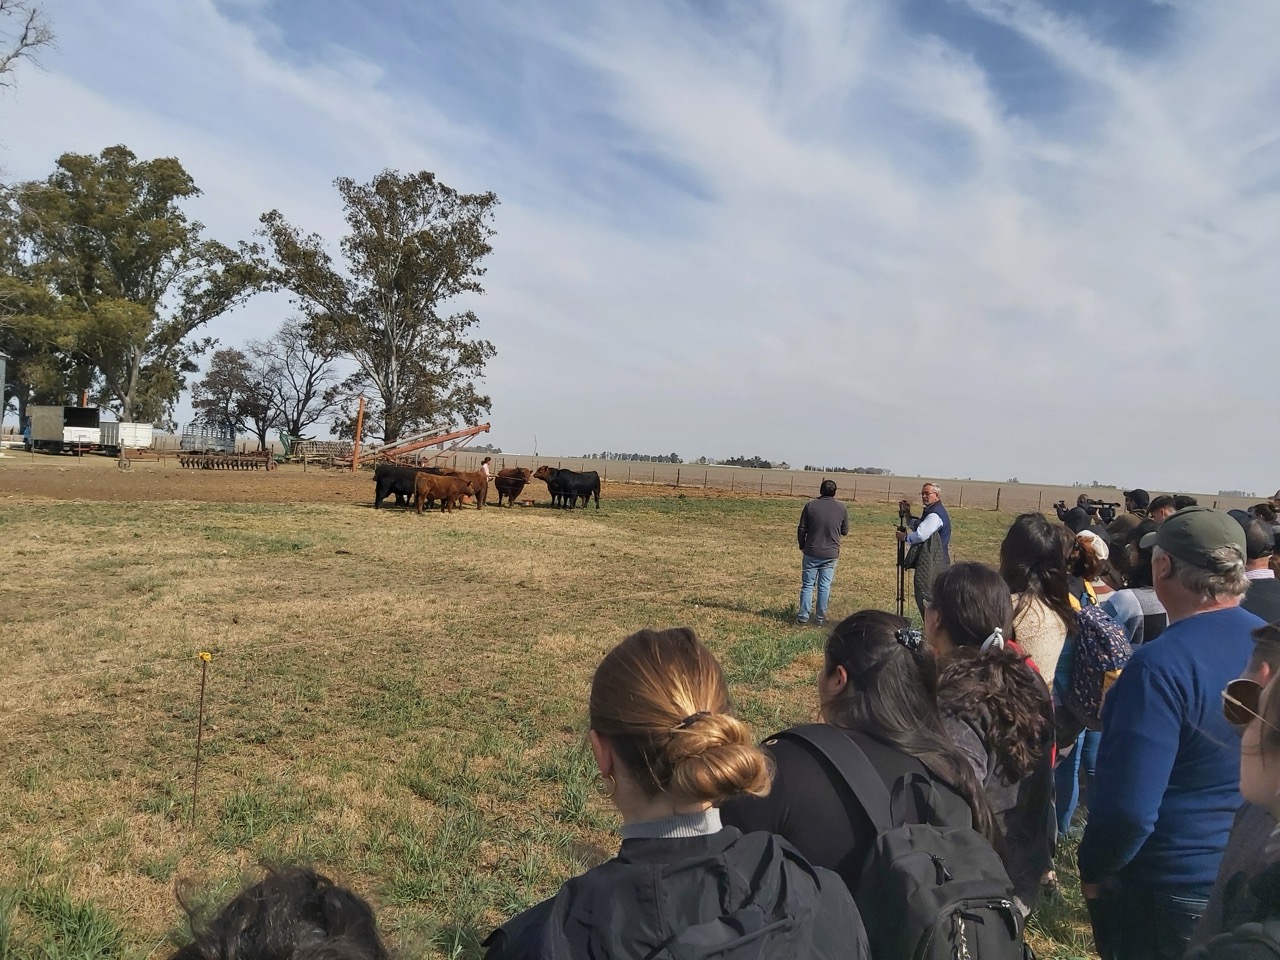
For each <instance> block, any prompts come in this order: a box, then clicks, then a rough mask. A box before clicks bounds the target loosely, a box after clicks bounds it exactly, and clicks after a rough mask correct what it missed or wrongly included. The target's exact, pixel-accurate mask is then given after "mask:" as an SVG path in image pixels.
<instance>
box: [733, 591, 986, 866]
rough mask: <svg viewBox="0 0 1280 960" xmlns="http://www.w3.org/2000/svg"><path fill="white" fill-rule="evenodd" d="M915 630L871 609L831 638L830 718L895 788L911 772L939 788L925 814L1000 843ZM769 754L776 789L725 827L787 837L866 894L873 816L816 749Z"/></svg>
mask: <svg viewBox="0 0 1280 960" xmlns="http://www.w3.org/2000/svg"><path fill="white" fill-rule="evenodd" d="M910 626H911V625H910V623H909V622H908V621H907V620H905V619H903V618H902V617H897V616H894V615H893V614H890V613H884V612H881V611H879V610H864V611H862V612H860V613H855V614H854V615H853V616H851V617H848V618H846V619H844V620H842V621H841V622H840V623H839V624H838V625H837V626H836V628H835V629H834V630H832V631H831V635H830V636H829V637H828V638H827V644H826V655H825V658H824V664H823V667H822V670H821V672H820V673H819V675H818V690H819V694H820V697H821V703H822V718H823V720H824V721H825V722H826V723H829V724H831V725H833V726H835V727H838V728H839V729H841V730H842V731H844V732H845V733H847V734H848V735H849V737H850V738H851V739H852V740H853V741H854V743H856V744H857V745H858V747H859V748H861V750H862V752H863V753H865V754H866V755H867V759H868V760H870V761H871V763H872V765H873V766H874V767H875V768H876V771H877V772H878V773H879V774H880V775H881V777H882V778H883V779H884V782H885V786H886V787H888V788H889V789H890V790H895V789H900V787H901V785H902V784H903V783H905V782H906V780H907V778H908V777H909V776H910V775H911V774H922V775H924V776H925V777H927V778H928V780H929V781H930V782H931V783H932V785H933V787H934V790H933V809H931V810H925V811H921V812H922V813H923V814H924V815H925V816H928V817H931V818H932V819H933V820H934V822H937V823H939V824H940V825H943V826H964V827H968V826H974V827H976V828H977V829H978V831H979V832H980V833H982V834H983V835H984V836H986V837H987V838H988V839H993V838H994V836H995V829H996V828H995V823H994V820H993V818H992V816H991V810H990V807H989V806H988V804H987V802H986V799H985V797H984V796H983V795H982V790H981V788H980V787H979V785H978V783H977V781H976V779H975V778H974V775H973V768H972V767H971V766H970V764H969V762H968V760H966V759H965V757H964V755H963V754H962V753H961V752H960V751H959V750H958V749H957V748H956V746H955V744H954V743H952V741H951V738H950V737H949V736H948V735H947V732H946V730H945V728H944V727H943V723H942V716H941V714H940V713H939V712H938V700H937V694H938V689H937V670H936V667H935V664H934V658H933V655H932V654H931V653H930V652H929V650H928V649H927V648H926V647H925V646H924V642H923V640H922V638H921V636H920V634H919V633H918V632H916V631H914V630H911V629H910ZM765 747H766V748H767V749H768V750H769V751H770V753H771V754H772V755H773V760H774V763H775V765H776V773H775V774H774V779H773V789H772V790H771V791H769V794H768V795H767V796H763V797H762V796H744V797H738V798H736V799H733V800H730V801H729V802H727V803H726V804H725V805H724V806H723V808H722V809H721V815H722V816H723V818H724V821H725V823H727V824H731V825H733V826H736V827H738V828H739V829H741V830H744V831H750V830H768V831H771V832H773V833H778V834H781V835H782V836H784V837H786V838H787V839H788V840H789V841H791V842H792V843H793V844H795V846H796V847H797V849H799V851H800V852H801V853H802V854H804V855H805V856H806V857H808V858H809V860H810V861H811V862H812V863H815V864H817V865H818V866H821V867H828V868H830V869H832V870H835V871H836V872H837V873H839V874H840V876H841V877H842V878H843V879H844V882H845V883H846V884H847V885H848V886H849V888H850V889H851V890H852V889H856V888H857V886H858V881H859V880H860V879H861V877H862V870H863V867H864V865H865V863H866V861H867V855H868V854H869V853H870V852H871V848H872V845H873V844H874V842H875V838H876V831H875V828H874V827H873V826H872V823H871V818H870V817H869V816H868V815H867V812H866V811H865V810H864V809H863V808H862V805H861V804H860V803H859V802H858V800H857V798H856V797H854V795H853V791H852V790H851V789H850V788H849V786H848V784H846V783H845V782H844V781H843V780H842V779H840V778H839V777H838V776H835V775H833V774H832V773H831V772H830V769H829V767H828V766H827V764H826V763H825V762H824V761H823V760H822V758H821V757H819V756H818V755H817V754H816V753H814V752H812V751H811V750H810V749H809V748H808V747H806V746H804V745H802V744H799V743H796V742H794V741H792V740H790V739H771V740H767V741H766V742H765ZM921 819H923V817H921V818H912V822H920V821H921Z"/></svg>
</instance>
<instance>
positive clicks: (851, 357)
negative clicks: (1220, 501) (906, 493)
mask: <svg viewBox="0 0 1280 960" xmlns="http://www.w3.org/2000/svg"><path fill="white" fill-rule="evenodd" d="M969 6H970V8H972V9H973V10H974V11H976V12H977V13H978V14H979V15H981V16H984V17H987V18H989V19H990V20H991V21H992V22H994V23H998V24H1000V25H1001V26H1002V28H1004V29H1007V30H1008V31H1010V35H1011V37H1014V38H1020V40H1019V42H1023V43H1027V44H1030V45H1032V46H1033V47H1034V48H1035V49H1036V50H1038V51H1040V55H1041V56H1043V57H1044V58H1045V61H1046V63H1052V64H1053V65H1054V66H1055V69H1057V70H1059V71H1060V72H1061V73H1062V74H1063V75H1064V76H1066V77H1068V78H1070V80H1071V83H1072V86H1071V92H1070V102H1069V104H1068V106H1067V107H1066V108H1064V109H1062V110H1060V111H1057V112H1056V113H1054V114H1052V115H1044V116H1027V115H1026V114H1025V113H1015V112H1014V111H1012V110H1010V109H1008V107H1007V106H1006V105H1005V104H1004V102H1003V100H1002V91H1001V89H1000V86H999V82H998V81H997V80H996V79H995V78H993V76H992V75H991V73H990V72H989V68H988V65H987V64H986V63H985V62H984V60H983V58H982V57H980V56H978V55H976V54H974V53H972V52H970V51H969V50H968V49H966V48H962V47H961V46H959V45H957V44H955V43H953V42H952V40H951V38H950V37H948V36H947V35H946V33H945V31H943V32H940V33H939V34H938V35H933V36H928V35H924V34H920V35H913V34H910V33H907V32H906V29H905V28H904V26H903V25H902V24H901V23H900V21H899V20H898V19H897V17H895V16H894V7H893V6H892V5H891V4H889V3H887V2H886V3H884V4H881V5H877V4H855V3H837V2H834V0H827V2H813V3H806V4H790V3H782V2H778V3H774V4H772V5H770V6H760V7H753V8H751V10H750V12H749V13H743V12H741V11H739V12H737V13H735V14H733V16H734V17H736V18H738V19H733V20H723V19H722V20H718V21H713V20H710V19H708V18H707V17H706V15H705V14H703V13H697V12H695V11H694V9H693V8H684V7H679V8H677V7H673V6H672V7H667V6H662V5H658V4H642V5H634V4H633V5H627V6H618V5H607V6H606V7H603V8H599V7H590V8H581V9H575V10H573V11H572V16H570V15H569V14H566V13H565V12H564V8H563V7H560V6H558V5H552V4H547V5H539V4H537V3H529V4H520V5H518V6H514V5H513V6H510V7H508V8H507V9H506V10H505V11H504V12H503V13H502V14H501V15H500V16H499V15H498V14H496V13H495V10H497V9H498V8H497V7H495V6H493V5H483V6H481V7H477V8H476V10H477V11H481V12H477V13H476V14H475V16H474V17H473V18H472V19H471V20H467V19H466V17H467V14H466V10H467V8H466V7H464V6H459V7H457V8H455V11H454V12H455V13H458V12H459V11H461V13H459V16H461V17H462V18H463V26H462V27H459V28H455V29H463V30H465V29H469V28H471V29H477V30H478V29H482V28H483V29H485V30H490V31H503V32H504V33H505V34H506V35H507V36H506V39H507V40H508V41H509V42H510V43H511V44H514V49H516V50H518V51H519V53H518V56H519V57H520V58H521V59H520V62H519V63H517V64H515V65H514V68H513V69H512V70H511V71H510V72H511V75H512V77H513V78H515V79H513V80H512V81H511V83H512V84H518V83H520V78H521V77H522V76H523V77H525V78H526V80H527V83H528V85H529V86H528V87H527V88H525V89H523V90H522V89H518V88H512V89H508V90H505V91H502V90H499V91H498V92H497V93H495V92H494V91H492V90H490V91H487V92H486V95H491V96H501V95H504V94H505V95H507V96H509V97H510V98H511V100H512V102H515V103H519V104H520V106H521V109H523V110H525V111H527V115H526V116H523V117H522V118H521V119H527V121H528V125H529V127H530V129H533V130H535V131H536V135H525V136H517V135H516V132H515V131H514V130H513V129H510V128H509V126H504V125H503V124H502V123H499V122H497V121H494V120H492V119H488V120H486V119H484V118H485V117H492V116H495V115H500V113H501V112H500V111H496V112H492V113H490V112H486V111H485V110H483V109H476V110H471V111H468V110H464V109H462V108H460V107H458V106H457V104H458V103H459V102H465V97H463V96H459V97H454V98H434V97H433V96H432V95H431V91H432V89H439V85H440V84H448V83H450V79H449V77H447V76H444V75H441V74H431V73H430V71H431V69H432V67H431V64H430V63H421V64H410V63H406V62H401V61H389V60H387V59H385V58H384V56H383V54H382V53H381V52H380V51H374V50H370V49H363V48H361V47H360V43H361V42H362V41H360V40H359V39H358V38H356V37H354V36H347V35H346V34H345V33H342V32H340V31H338V30H336V29H335V31H334V32H333V33H332V35H330V36H329V37H328V40H327V42H323V43H319V44H317V43H314V42H312V43H310V44H303V43H301V42H300V41H299V40H298V38H296V37H295V36H293V34H292V32H291V27H290V26H289V22H288V19H287V17H285V16H284V15H283V13H282V11H283V8H282V7H277V6H275V5H272V4H270V3H267V2H265V0H239V2H237V4H236V5H235V9H234V10H233V11H232V10H231V8H230V7H228V6H224V7H222V8H221V10H220V9H219V8H217V7H215V6H213V5H212V4H211V3H209V2H194V0H193V2H189V3H184V4H161V3H159V2H145V0H122V2H119V3H116V4H113V5H112V6H111V8H110V10H106V9H105V8H102V7H101V6H100V5H96V4H92V3H90V2H89V0H61V2H60V3H57V4H55V5H54V7H53V8H52V10H51V13H52V15H53V17H54V19H55V22H56V25H57V27H58V29H59V32H60V34H61V36H62V41H61V47H60V49H59V51H58V52H57V55H56V56H54V57H50V58H48V61H47V72H46V73H43V74H41V73H33V72H28V73H27V74H25V75H24V76H23V77H22V78H21V80H22V83H21V86H20V89H19V91H18V93H17V94H16V95H15V96H12V97H10V98H9V99H7V100H5V101H0V142H3V143H4V144H5V145H6V148H7V150H6V153H5V154H3V155H0V163H3V165H4V166H6V167H7V168H8V170H9V172H10V174H12V175H15V176H40V175H42V174H43V173H44V172H46V171H47V170H48V168H49V166H50V164H51V162H52V160H53V158H54V157H55V156H56V155H57V154H58V153H59V152H61V151H63V150H66V149H74V150H81V151H96V150H98V149H100V148H101V147H102V146H105V145H107V144H109V143H115V142H124V143H127V144H129V145H130V146H131V147H132V148H134V149H135V151H137V152H138V153H139V154H143V155H155V154H173V155H176V156H178V157H180V158H181V159H182V160H183V162H184V163H185V164H186V165H187V166H188V168H189V169H190V170H191V171H192V173H193V174H194V175H195V176H196V178H197V182H198V183H200V185H201V186H202V188H203V189H204V190H205V193H206V196H205V197H204V198H202V199H201V201H199V203H198V205H197V207H196V210H195V213H196V215H197V216H199V217H200V218H201V219H203V220H204V221H205V222H206V223H208V224H209V225H210V227H211V229H212V230H213V231H214V232H215V233H216V234H217V235H219V236H221V237H223V238H224V239H236V238H239V237H243V236H247V235H248V233H249V232H251V231H252V230H253V229H254V228H255V225H256V218H257V216H258V214H260V213H261V212H262V211H264V210H266V209H270V208H272V207H278V208H279V209H281V210H282V211H283V212H284V213H285V215H286V217H288V218H289V219H290V220H291V221H293V222H294V223H296V224H298V225H299V226H301V227H303V228H304V229H308V230H318V231H321V232H324V233H325V234H326V235H331V236H335V237H336V236H337V234H338V233H339V231H340V225H341V217H340V211H339V210H338V209H337V205H336V194H335V193H334V191H333V190H332V187H331V186H330V183H329V182H330V181H331V180H332V178H333V177H334V176H337V175H351V176H354V177H357V178H365V177H368V176H369V175H371V174H372V173H373V172H375V171H376V170H378V169H380V168H382V167H386V166H391V167H399V168H402V169H418V168H427V169H432V170H434V171H436V172H437V173H438V174H439V175H440V176H441V177H442V179H444V180H445V181H446V182H448V183H450V184H453V185H456V186H458V187H460V188H463V189H468V190H472V189H490V188H491V189H494V190H496V191H497V192H498V193H499V196H500V197H501V199H502V206H501V207H500V208H499V211H498V220H497V227H498V237H497V239H496V247H495V253H494V255H493V257H492V262H491V264H490V272H489V275H488V277H487V287H488V290H489V293H488V295H487V296H486V297H485V298H484V299H483V300H481V301H480V302H479V303H478V304H477V305H476V306H477V310H478V312H479V313H480V316H481V318H482V328H483V330H482V332H483V334H484V335H485V336H488V337H489V338H491V339H493V340H494V341H495V343H496V344H497V345H498V348H499V355H498V357H497V359H496V360H495V361H494V362H493V363H492V365H491V367H490V375H489V377H488V381H487V387H488V389H489V391H490V392H491V393H492V395H493V398H494V410H493V418H492V419H493V422H494V425H495V427H494V438H495V440H496V441H497V442H499V443H501V444H504V445H508V446H510V447H513V448H515V447H522V446H528V445H529V442H530V438H531V437H532V435H533V434H534V433H537V434H538V436H539V443H540V446H541V448H542V449H543V450H556V451H559V452H564V453H576V452H580V451H582V450H586V449H600V448H610V449H631V450H652V451H654V452H659V451H669V450H670V449H672V448H674V449H677V450H679V451H681V452H682V453H685V454H686V455H691V456H697V455H699V454H702V453H708V454H726V455H727V454H730V453H743V452H747V453H759V454H762V455H765V456H771V455H772V456H778V457H782V458H785V459H787V460H789V461H791V462H792V463H802V462H805V461H820V462H826V463H839V462H843V463H846V464H849V465H886V466H891V467H894V468H897V469H899V470H914V471H919V472H922V473H932V474H940V475H958V476H975V477H979V476H985V477H995V478H1003V477H1005V476H1010V475H1014V474H1016V475H1018V476H1021V477H1024V478H1027V477H1034V478H1037V479H1042V480H1059V481H1067V482H1069V481H1071V480H1076V479H1094V478H1095V477H1096V478H1099V479H1104V480H1107V479H1111V480H1115V481H1117V482H1121V483H1131V484H1132V483H1142V484H1144V485H1146V486H1149V487H1151V488H1157V487H1160V486H1162V485H1163V486H1177V487H1184V488H1186V487H1200V488H1205V489H1210V490H1216V489H1218V488H1219V487H1239V486H1244V487H1246V488H1247V487H1253V488H1256V489H1259V490H1263V489H1269V488H1272V487H1273V485H1274V483H1275V478H1274V477H1273V476H1272V475H1271V474H1270V470H1271V469H1272V466H1271V461H1270V458H1269V457H1268V456H1267V455H1266V454H1265V453H1264V452H1263V449H1264V448H1265V445H1261V444H1259V443H1258V442H1257V439H1256V438H1257V436H1258V435H1259V432H1260V431H1259V429H1258V425H1257V424H1256V423H1253V422H1252V419H1251V418H1250V417H1249V416H1248V413H1247V412H1246V410H1247V406H1246V405H1248V404H1259V403H1265V400H1266V398H1265V396H1264V392H1263V390H1262V389H1261V388H1260V387H1258V386H1256V384H1258V383H1259V382H1261V378H1262V377H1266V376H1268V375H1267V374H1264V373H1261V372H1259V373H1258V375H1256V376H1255V375H1252V374H1250V373H1249V372H1248V371H1247V370H1246V365H1247V364H1248V363H1249V362H1248V361H1247V360H1246V359H1245V357H1246V355H1249V354H1252V355H1257V356H1258V357H1259V358H1261V359H1262V361H1263V362H1262V364H1260V365H1261V366H1265V365H1266V362H1267V358H1269V357H1271V356H1275V355H1277V352H1278V350H1277V348H1278V347H1280V343H1277V338H1278V337H1280V334H1277V333H1276V330H1275V324H1273V323H1272V322H1271V315H1272V312H1273V310H1274V303H1275V301H1276V299H1277V293H1280V291H1277V283H1276V281H1275V280H1274V279H1273V277H1272V275H1273V273H1274V270H1273V269H1272V262H1273V261H1274V260H1275V258H1276V254H1277V252H1280V251H1277V247H1278V246H1280V237H1278V236H1277V228H1276V226H1275V224H1276V223H1278V222H1280V218H1278V217H1277V214H1280V200H1278V199H1277V188H1278V187H1280V117H1278V116H1277V111H1276V107H1275V104H1276V103H1278V102H1280V98H1277V92H1278V91H1280V66H1278V65H1277V64H1276V62H1275V60H1274V56H1273V52H1272V51H1271V49H1270V45H1269V44H1268V43H1267V38H1269V37H1271V36H1274V35H1275V29H1273V28H1274V27H1277V26H1280V21H1278V20H1277V18H1278V17H1280V14H1277V13H1276V12H1275V8H1273V7H1272V6H1271V5H1270V4H1268V3H1267V2H1266V0H1256V2H1244V0H1231V2H1224V3H1222V4H1215V5H1213V8H1212V11H1211V12H1209V11H1208V10H1207V9H1206V8H1205V7H1203V6H1190V7H1188V8H1187V9H1179V10H1178V11H1177V13H1176V17H1177V20H1176V23H1175V29H1174V31H1173V33H1172V35H1171V37H1170V39H1169V41H1168V42H1167V44H1166V45H1165V46H1164V47H1161V48H1159V49H1156V50H1154V51H1153V50H1144V51H1143V52H1142V53H1140V54H1139V53H1133V52H1130V51H1126V50H1123V49H1118V48H1116V47H1113V46H1108V45H1107V44H1106V43H1104V42H1102V41H1101V40H1099V39H1097V38H1095V37H1093V36H1091V35H1090V34H1089V33H1088V29H1087V27H1086V26H1085V25H1084V24H1083V23H1082V22H1080V21H1077V20H1073V19H1071V18H1067V17H1062V16H1057V15H1053V14H1051V13H1049V12H1046V9H1045V8H1044V7H1039V6H1037V5H1035V4H1024V3H1019V4H1012V3H1005V2H997V0H970V3H969ZM222 11H230V12H232V13H234V15H235V17H236V20H234V21H233V20H231V19H228V16H227V15H224V13H223V12H222ZM309 12H311V13H312V15H314V16H316V17H322V16H324V15H325V14H326V12H331V11H330V8H329V7H328V5H326V4H317V5H316V6H315V8H314V10H313V11H312V10H311V8H309ZM482 15H483V16H485V17H487V18H488V19H487V20H485V22H484V23H483V24H482V25H481V24H479V22H478V20H479V18H480V17H481V16H482ZM441 20H442V22H443V20H444V18H441ZM467 24H471V27H468V26H467ZM460 39H461V38H460ZM473 47H474V49H476V50H484V49H487V48H485V47H483V45H466V44H461V43H460V44H459V45H458V48H459V49H460V50H472V49H473ZM459 55H460V56H461V55H462V54H459ZM469 55H470V56H472V57H473V58H476V57H481V56H483V55H484V54H482V53H475V52H473V53H471V54H469ZM540 58H555V67H556V69H551V68H550V67H547V68H545V69H542V68H541V67H540V64H542V61H541V60H540ZM466 65H467V66H470V67H473V68H475V69H477V70H480V71H483V70H484V69H485V67H486V64H485V63H484V62H483V61H480V60H475V61H473V62H469V63H468V64H466ZM503 66H511V65H509V64H504V65H503ZM441 69H443V68H441ZM424 71H425V72H424ZM566 75H572V76H573V77H575V78H577V80H576V81H575V82H573V83H565V82H563V80H562V78H563V77H564V76H566ZM415 77H422V78H424V81H423V82H422V83H421V84H419V83H418V82H416V81H415V80H414V79H413V78H415ZM108 78H109V80H108ZM555 78H561V80H562V85H561V86H560V87H554V88H553V87H549V86H548V85H549V84H551V83H552V82H553V80H554V79H555ZM433 85H436V86H435V87H433ZM534 89H536V90H537V91H538V93H537V96H534V95H533V94H531V93H530V92H529V91H530V90H534ZM454 92H459V93H463V94H465V93H466V91H465V90H462V91H454ZM437 99H439V100H440V101H441V102H437ZM446 100H447V101H448V102H449V103H451V104H453V106H452V107H446V106H445V105H444V102H445V101H446ZM475 106H477V107H482V106H484V105H483V104H476V105H475ZM637 157H639V158H642V159H638V160H637V159H636V158H637ZM670 171H677V173H675V174H674V175H672V174H670V173H669V172H670ZM668 176H674V179H667V178H668ZM588 183H590V184H592V185H593V186H592V189H586V185H587V184H588ZM690 184H692V185H693V187H692V189H690V187H689V185H690ZM281 309H282V308H281V305H280V303H279V302H278V300H277V301H275V302H264V303H261V304H256V305H254V306H251V307H250V308H247V309H246V310H245V311H244V312H243V313H242V314H239V315H236V316H234V317H231V318H227V319H226V320H225V322H222V323H220V324H219V325H218V326H217V328H215V329H213V330H211V332H212V333H213V334H214V335H216V336H219V337H220V338H222V339H223V340H224V341H228V342H235V341H236V340H238V339H243V338H246V337H249V336H258V335H261V334H262V333H263V332H264V327H269V325H270V324H272V323H273V322H274V318H275V317H276V316H278V314H279V312H280V310H281ZM1252 409H1257V408H1256V407H1253V408H1252ZM1264 409H1265V408H1264ZM1233 411H1236V413H1234V414H1233ZM1193 426H1194V429H1191V430H1189V429H1188V428H1189V427H1193ZM1193 437H1194V442H1192V438H1193Z"/></svg>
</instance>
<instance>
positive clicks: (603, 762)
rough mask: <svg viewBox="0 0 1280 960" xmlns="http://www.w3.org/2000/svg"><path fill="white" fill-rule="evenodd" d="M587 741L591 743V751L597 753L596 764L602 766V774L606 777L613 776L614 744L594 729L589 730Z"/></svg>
mask: <svg viewBox="0 0 1280 960" xmlns="http://www.w3.org/2000/svg"><path fill="white" fill-rule="evenodd" d="M587 741H588V742H589V743H590V744H591V752H592V753H593V754H594V755H595V758H596V766H597V767H599V768H600V775H601V776H604V777H611V776H613V764H614V758H613V745H612V744H610V743H609V740H608V738H607V737H603V736H601V735H600V734H599V733H597V732H596V731H594V730H588V731H587Z"/></svg>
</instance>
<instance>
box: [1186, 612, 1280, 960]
mask: <svg viewBox="0 0 1280 960" xmlns="http://www.w3.org/2000/svg"><path fill="white" fill-rule="evenodd" d="M1268 629H1271V628H1269V627H1264V628H1262V630H1268ZM1259 632H1261V631H1259ZM1222 700H1223V712H1224V713H1225V714H1226V715H1227V719H1228V720H1229V721H1231V723H1233V724H1236V725H1237V726H1243V727H1244V732H1243V734H1242V736H1241V740H1240V792H1241V794H1243V795H1244V799H1245V800H1246V801H1248V802H1249V803H1251V804H1256V805H1257V806H1259V807H1261V808H1263V809H1265V810H1267V811H1268V812H1269V813H1270V814H1271V816H1272V818H1273V819H1275V818H1277V817H1280V688H1277V685H1276V683H1275V681H1274V678H1273V679H1272V680H1271V682H1269V683H1267V685H1266V686H1265V687H1264V686H1263V685H1262V684H1260V683H1259V682H1258V681H1257V680H1254V679H1251V678H1248V677H1245V678H1241V679H1239V680H1233V681H1232V682H1231V683H1230V684H1228V686H1227V689H1226V690H1224V691H1223V693H1222ZM1252 839H1253V844H1254V846H1255V847H1259V848H1261V849H1262V851H1263V858H1264V859H1263V863H1264V864H1265V866H1263V867H1262V869H1261V870H1260V871H1259V872H1258V873H1257V874H1255V875H1254V877H1253V879H1252V881H1251V882H1250V883H1249V890H1250V893H1251V894H1252V896H1253V901H1254V908H1253V911H1252V914H1251V915H1250V916H1249V917H1248V918H1247V919H1245V922H1242V923H1240V924H1239V925H1238V926H1236V927H1235V929H1233V930H1231V931H1229V932H1227V933H1223V934H1220V935H1218V936H1216V937H1214V938H1213V939H1212V940H1210V941H1209V942H1208V943H1207V944H1206V945H1204V946H1202V947H1200V948H1199V949H1194V950H1192V951H1191V952H1190V953H1189V954H1188V958H1189V960H1255V958H1256V960H1275V957H1276V956H1277V955H1278V954H1280V827H1276V828H1273V829H1272V830H1271V832H1270V833H1269V834H1264V835H1262V836H1255V837H1253V838H1252Z"/></svg>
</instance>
